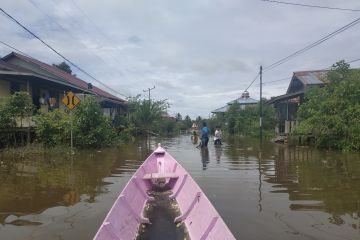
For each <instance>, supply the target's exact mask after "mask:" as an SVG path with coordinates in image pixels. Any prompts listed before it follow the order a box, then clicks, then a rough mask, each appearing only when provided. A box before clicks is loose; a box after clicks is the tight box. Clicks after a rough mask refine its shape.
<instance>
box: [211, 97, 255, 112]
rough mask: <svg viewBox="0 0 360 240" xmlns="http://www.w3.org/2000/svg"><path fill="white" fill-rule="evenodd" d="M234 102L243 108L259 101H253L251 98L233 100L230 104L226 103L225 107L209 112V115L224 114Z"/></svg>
mask: <svg viewBox="0 0 360 240" xmlns="http://www.w3.org/2000/svg"><path fill="white" fill-rule="evenodd" d="M235 102H238V103H239V104H240V106H244V105H251V104H257V103H258V102H259V101H258V100H255V99H253V98H242V97H240V98H238V99H235V100H233V101H231V102H228V103H227V105H226V106H224V107H221V108H218V109H215V110H213V111H211V113H224V112H227V111H228V110H229V107H230V105H232V104H234V103H235Z"/></svg>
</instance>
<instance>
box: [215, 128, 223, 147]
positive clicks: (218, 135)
mask: <svg viewBox="0 0 360 240" xmlns="http://www.w3.org/2000/svg"><path fill="white" fill-rule="evenodd" d="M215 129H216V130H215V135H214V144H215V145H221V138H222V132H221V129H220V127H219V126H216V128H215Z"/></svg>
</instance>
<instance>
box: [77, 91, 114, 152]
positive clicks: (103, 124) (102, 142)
mask: <svg viewBox="0 0 360 240" xmlns="http://www.w3.org/2000/svg"><path fill="white" fill-rule="evenodd" d="M117 140H118V138H117V134H116V131H115V129H114V128H113V127H112V126H111V122H110V120H109V119H108V118H106V117H105V116H104V115H103V111H102V109H101V106H100V104H99V103H98V102H97V100H96V98H95V97H93V96H90V97H86V98H85V99H84V100H83V101H82V102H81V103H80V105H79V106H78V107H77V108H76V109H75V110H74V144H75V145H76V146H79V147H104V146H110V145H112V144H114V143H115V142H116V141H117Z"/></svg>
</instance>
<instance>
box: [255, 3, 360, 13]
mask: <svg viewBox="0 0 360 240" xmlns="http://www.w3.org/2000/svg"><path fill="white" fill-rule="evenodd" d="M261 1H263V2H269V3H278V4H286V5H293V6H300V7H309V8H322V9H329V10H341V11H350V12H360V9H351V8H338V7H327V6H320V5H309V4H302V3H292V2H283V1H274V0H261Z"/></svg>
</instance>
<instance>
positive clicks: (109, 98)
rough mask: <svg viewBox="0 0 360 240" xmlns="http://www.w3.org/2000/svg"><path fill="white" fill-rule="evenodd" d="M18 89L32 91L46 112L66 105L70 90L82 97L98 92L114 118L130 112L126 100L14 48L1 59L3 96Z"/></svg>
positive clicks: (40, 108)
mask: <svg viewBox="0 0 360 240" xmlns="http://www.w3.org/2000/svg"><path fill="white" fill-rule="evenodd" d="M17 91H26V92H28V93H29V94H30V96H31V98H32V100H33V104H34V105H35V106H36V107H37V108H38V109H39V110H40V111H44V112H46V111H48V110H51V109H53V108H60V109H65V106H64V104H63V103H62V101H61V99H62V98H63V96H64V95H65V94H66V92H68V91H72V92H74V93H75V94H77V95H78V96H79V97H80V98H82V97H85V96H87V95H93V96H96V97H97V99H98V101H99V102H100V104H101V106H102V108H103V111H104V115H107V116H109V117H111V118H113V117H115V115H116V114H124V113H126V110H127V105H128V103H127V101H126V100H124V99H121V98H119V97H116V96H114V95H112V94H110V93H108V92H106V91H104V90H102V89H100V88H98V87H96V86H93V85H92V84H91V83H88V82H85V81H84V80H82V79H80V78H78V77H76V76H74V75H71V74H69V73H67V72H64V71H62V70H60V69H58V68H57V67H54V66H51V65H49V64H46V63H43V62H41V61H39V60H36V59H34V58H31V57H29V56H24V55H21V54H18V53H15V52H12V53H10V54H8V55H6V56H5V57H3V58H1V59H0V97H5V96H9V95H11V94H13V93H14V92H17Z"/></svg>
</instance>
